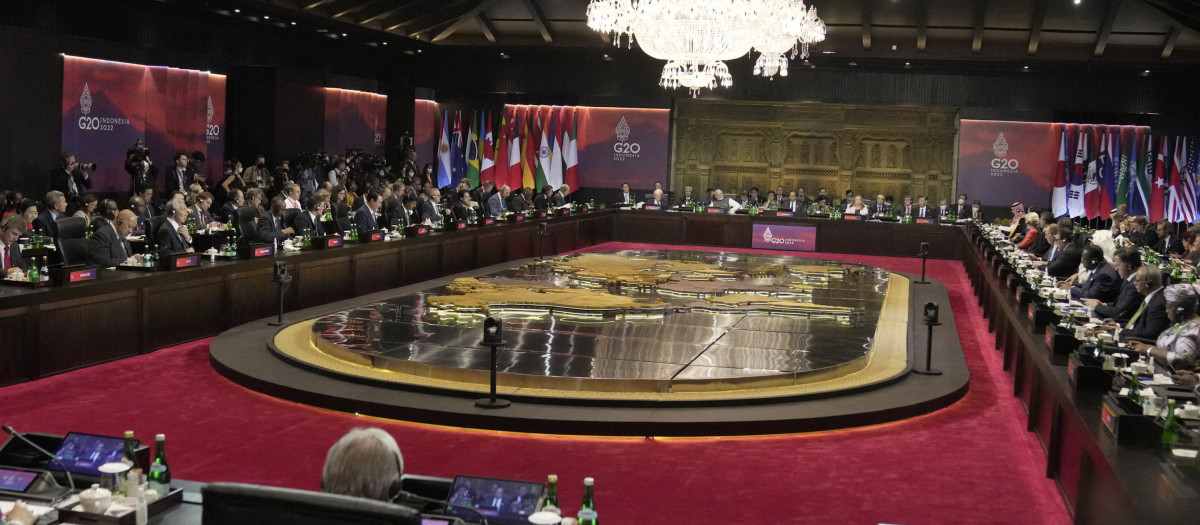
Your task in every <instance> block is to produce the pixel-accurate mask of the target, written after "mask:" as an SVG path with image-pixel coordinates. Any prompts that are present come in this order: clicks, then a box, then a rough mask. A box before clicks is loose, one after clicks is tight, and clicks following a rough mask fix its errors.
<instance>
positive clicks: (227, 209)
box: [216, 188, 246, 222]
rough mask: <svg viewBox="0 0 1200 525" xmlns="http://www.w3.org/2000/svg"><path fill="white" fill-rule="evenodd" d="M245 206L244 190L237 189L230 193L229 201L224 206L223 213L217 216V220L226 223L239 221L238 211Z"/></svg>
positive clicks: (222, 207)
mask: <svg viewBox="0 0 1200 525" xmlns="http://www.w3.org/2000/svg"><path fill="white" fill-rule="evenodd" d="M245 205H246V200H245V194H244V193H242V190H239V189H236V188H235V189H233V190H231V191H230V192H229V200H228V201H225V205H224V206H221V213H220V214H219V215H217V216H216V219H219V220H222V221H225V222H229V221H237V210H238V208H241V207H242V206H245Z"/></svg>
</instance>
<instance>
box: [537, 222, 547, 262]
mask: <svg viewBox="0 0 1200 525" xmlns="http://www.w3.org/2000/svg"><path fill="white" fill-rule="evenodd" d="M549 234H550V231H549V225H548V224H546V221H542V222H539V223H538V228H537V239H538V241H537V258H538V260H539V261H540V260H542V251H543V250H544V249H545V248H543V247H542V244H543V243H545V242H546V236H547V235H549Z"/></svg>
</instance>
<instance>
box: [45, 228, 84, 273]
mask: <svg viewBox="0 0 1200 525" xmlns="http://www.w3.org/2000/svg"><path fill="white" fill-rule="evenodd" d="M54 223H55V228H56V229H57V230H58V237H55V238H54V245H55V247H56V248H58V250H57V251H58V253H57V254H56V255H57V256H55V255H51V256H50V262H51V264H53V265H58V264H59V263H60V262H61V263H62V265H63V266H79V265H83V264H87V262H88V241H87V238H86V237H85V235H86V234H87V227H88V225H87V219H84V218H83V217H74V216H72V217H63V218H61V219H58V220H57V221H54Z"/></svg>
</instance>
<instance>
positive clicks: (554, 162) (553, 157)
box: [546, 110, 564, 189]
mask: <svg viewBox="0 0 1200 525" xmlns="http://www.w3.org/2000/svg"><path fill="white" fill-rule="evenodd" d="M560 115H561V113H559V114H557V115H556V114H555V112H554V110H551V111H550V135H549V138H550V164H549V165H548V166H547V167H548V168H549V171H547V172H546V182H549V183H550V186H551V187H553V188H555V189H558V188H560V187H562V185H563V168H564V166H563V158H562V157H563V154H562V145H563V140H562V137H561V136H559V135H558V133H556V131H555V130H557V129H559V128H560V127H561V126H562V125H561V124H560V122H561V121H562V118H561V117H560Z"/></svg>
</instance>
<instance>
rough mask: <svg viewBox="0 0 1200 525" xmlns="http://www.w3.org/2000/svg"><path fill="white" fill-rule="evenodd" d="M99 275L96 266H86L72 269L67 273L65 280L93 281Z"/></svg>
mask: <svg viewBox="0 0 1200 525" xmlns="http://www.w3.org/2000/svg"><path fill="white" fill-rule="evenodd" d="M99 276H100V270H99V269H97V268H88V269H86V270H73V271H71V272H70V273H68V274H67V282H69V283H79V282H84V281H95V280H96V278H97V277H99Z"/></svg>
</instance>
